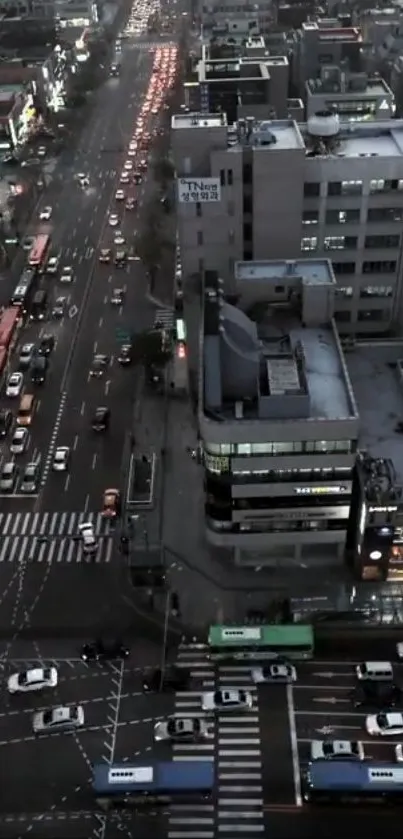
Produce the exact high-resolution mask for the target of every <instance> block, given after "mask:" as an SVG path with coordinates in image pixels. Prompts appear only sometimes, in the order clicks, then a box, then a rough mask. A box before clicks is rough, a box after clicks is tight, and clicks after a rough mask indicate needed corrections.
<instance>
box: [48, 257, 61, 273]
mask: <svg viewBox="0 0 403 839" xmlns="http://www.w3.org/2000/svg"><path fill="white" fill-rule="evenodd" d="M59 258H60V257H58V256H51V257H50V259H49V260H48V263H47V265H46V273H47V274H56V271H57V269H58V267H59Z"/></svg>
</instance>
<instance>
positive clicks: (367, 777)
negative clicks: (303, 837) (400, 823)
mask: <svg viewBox="0 0 403 839" xmlns="http://www.w3.org/2000/svg"><path fill="white" fill-rule="evenodd" d="M302 784H303V798H304V801H306V802H309V803H312V804H315V803H319V804H328V803H329V804H334V803H335V802H337V803H341V804H363V803H364V804H366V803H367V802H372V803H374V804H385V803H389V804H403V766H399V765H397V764H396V763H375V762H373V761H365V760H363V761H361V760H337V761H336V760H315V761H313V762H312V763H310V764H309V766H308V768H307V771H306V773H305V776H304V777H303V778H302Z"/></svg>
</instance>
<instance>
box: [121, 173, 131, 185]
mask: <svg viewBox="0 0 403 839" xmlns="http://www.w3.org/2000/svg"><path fill="white" fill-rule="evenodd" d="M120 183H121V184H129V183H130V178H129V175H128V173H127V172H122V174H121V176H120Z"/></svg>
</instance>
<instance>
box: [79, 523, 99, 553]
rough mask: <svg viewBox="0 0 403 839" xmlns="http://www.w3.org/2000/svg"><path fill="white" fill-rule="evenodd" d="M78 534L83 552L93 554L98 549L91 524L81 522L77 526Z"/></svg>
mask: <svg viewBox="0 0 403 839" xmlns="http://www.w3.org/2000/svg"><path fill="white" fill-rule="evenodd" d="M78 529H79V532H80V536H81V539H82V541H83V551H84V553H85V554H93V553H95V552H96V551H97V549H98V542H97V539H96V537H95V533H94V525H93V524H92V522H90V521H87V522H83V524H80V526H79V528H78Z"/></svg>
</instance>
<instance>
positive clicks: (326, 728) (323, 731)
mask: <svg viewBox="0 0 403 839" xmlns="http://www.w3.org/2000/svg"><path fill="white" fill-rule="evenodd" d="M315 731H317V732H318V734H333V733H334V728H332V726H331V725H324V726H323V727H322V728H315Z"/></svg>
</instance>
